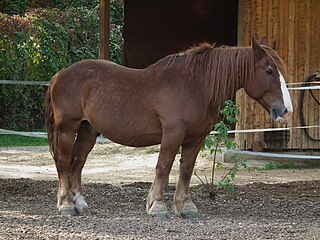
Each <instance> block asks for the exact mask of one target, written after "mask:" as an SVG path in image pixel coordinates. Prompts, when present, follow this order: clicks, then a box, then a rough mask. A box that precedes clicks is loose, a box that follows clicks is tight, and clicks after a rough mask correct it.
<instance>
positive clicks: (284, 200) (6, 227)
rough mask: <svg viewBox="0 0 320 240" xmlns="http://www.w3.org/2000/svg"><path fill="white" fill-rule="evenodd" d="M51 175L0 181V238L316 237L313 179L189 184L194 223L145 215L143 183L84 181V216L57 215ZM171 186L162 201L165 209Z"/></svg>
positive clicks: (317, 188) (318, 198) (318, 222)
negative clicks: (213, 189)
mask: <svg viewBox="0 0 320 240" xmlns="http://www.w3.org/2000/svg"><path fill="white" fill-rule="evenodd" d="M57 184H58V182H57V181H45V180H32V179H26V178H24V179H14V178H10V179H0V239H8V240H9V239H10V240H11V239H32V240H33V239H320V181H303V182H290V183H278V184H265V183H253V184H248V185H241V186H238V187H237V194H236V196H235V197H230V196H228V195H226V194H224V193H223V192H219V193H218V194H217V197H216V199H214V200H211V199H209V198H208V197H207V194H205V193H204V192H203V191H201V189H200V188H199V187H197V186H195V187H193V189H192V194H193V199H194V203H195V204H196V205H197V206H198V208H199V210H200V212H201V214H202V215H201V217H200V218H199V219H198V220H196V221H190V220H184V219H181V218H179V217H175V216H174V215H173V213H172V211H171V212H170V219H168V220H159V219H154V218H152V217H149V216H147V214H146V213H145V209H144V206H145V198H146V196H147V193H148V189H149V187H150V184H151V183H149V182H135V183H132V184H128V185H122V186H116V185H110V184H105V183H87V184H85V186H84V191H85V195H86V199H87V202H88V204H89V206H90V207H91V216H86V217H84V216H81V217H62V216H60V215H59V214H58V213H57V210H56V208H55V199H56V194H57ZM173 192H174V187H172V186H170V187H169V191H168V193H167V194H166V202H167V204H168V207H169V208H171V202H172V197H173Z"/></svg>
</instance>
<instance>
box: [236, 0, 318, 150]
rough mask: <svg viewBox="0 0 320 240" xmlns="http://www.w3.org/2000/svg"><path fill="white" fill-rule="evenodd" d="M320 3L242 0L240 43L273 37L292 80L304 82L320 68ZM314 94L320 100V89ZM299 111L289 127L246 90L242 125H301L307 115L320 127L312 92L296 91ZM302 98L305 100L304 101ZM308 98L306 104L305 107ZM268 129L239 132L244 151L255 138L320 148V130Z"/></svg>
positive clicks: (277, 145)
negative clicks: (254, 131)
mask: <svg viewBox="0 0 320 240" xmlns="http://www.w3.org/2000/svg"><path fill="white" fill-rule="evenodd" d="M319 26H320V1H318V0H267V1H266V0H239V11H238V45H240V46H247V45H249V44H250V41H251V36H254V37H255V38H258V39H259V38H261V37H262V36H264V35H267V36H268V39H269V43H270V45H271V46H272V47H273V48H274V49H275V50H276V51H277V52H278V53H279V55H280V56H281V57H282V58H283V60H284V62H285V63H286V65H287V72H288V79H287V82H288V83H289V86H291V87H294V86H300V87H301V85H290V83H291V84H292V83H298V82H303V81H304V80H305V79H306V77H308V76H309V75H310V74H312V73H314V72H315V71H319V70H320V28H319ZM313 94H314V95H315V97H316V98H317V99H320V91H319V90H314V91H313ZM290 95H291V99H292V103H293V108H294V113H293V116H292V117H291V119H290V121H289V123H288V124H286V125H283V124H282V125H281V124H275V123H273V122H272V121H271V120H270V117H269V115H268V114H266V112H265V111H264V110H263V109H262V108H261V107H260V105H259V104H257V103H256V102H254V101H253V100H251V99H249V97H248V96H246V94H245V93H244V91H240V92H238V95H237V103H238V104H239V105H240V107H241V116H240V117H239V124H238V126H237V128H238V129H255V128H271V127H297V126H301V118H300V116H301V114H303V116H304V117H305V119H306V125H310V126H311V125H312V126H313V125H320V106H319V105H318V103H317V102H316V101H315V100H314V99H313V98H312V97H311V95H310V93H309V91H306V92H305V93H304V99H301V91H298V90H292V91H290ZM301 100H302V101H301ZM301 102H303V106H301ZM307 133H308V134H306V133H305V130H303V129H292V130H290V131H276V132H265V133H246V134H237V135H236V137H237V141H238V143H239V146H240V149H250V148H251V147H252V143H253V142H254V141H257V142H262V143H263V144H264V147H266V148H268V149H271V150H280V149H294V150H300V149H301V150H302V149H303V150H308V149H319V147H320V141H316V140H311V138H310V137H308V135H309V136H311V137H312V138H313V139H320V128H312V129H309V130H308V131H307Z"/></svg>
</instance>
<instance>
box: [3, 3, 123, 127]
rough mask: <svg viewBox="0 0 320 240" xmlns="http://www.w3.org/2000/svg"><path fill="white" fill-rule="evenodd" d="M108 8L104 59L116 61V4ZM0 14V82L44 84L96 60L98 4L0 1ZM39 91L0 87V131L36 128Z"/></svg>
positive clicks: (118, 24)
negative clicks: (78, 64)
mask: <svg viewBox="0 0 320 240" xmlns="http://www.w3.org/2000/svg"><path fill="white" fill-rule="evenodd" d="M111 4H112V7H111V27H110V32H111V34H110V35H111V41H110V59H111V60H112V61H115V62H117V63H121V59H122V57H121V54H122V22H123V11H122V1H120V0H114V1H111ZM0 11H1V13H0V79H1V80H20V81H49V80H50V79H51V77H52V76H53V75H54V74H55V73H56V72H58V71H60V70H62V69H64V68H66V67H68V66H69V65H71V64H73V63H75V62H78V61H80V60H82V59H87V58H93V59H95V58H98V51H99V44H98V40H99V1H98V0H94V1H91V0H50V1H49V0H44V1H42V0H41V1H40V0H17V1H11V0H10V1H9V0H4V1H2V2H1V5H0ZM13 14H20V15H13ZM45 91H46V88H45V87H41V86H40V87H39V86H17V85H0V102H1V104H0V114H1V116H3V117H1V119H0V128H4V127H6V128H10V129H19V130H31V129H42V121H43V120H42V108H43V106H42V102H43V98H44V93H45Z"/></svg>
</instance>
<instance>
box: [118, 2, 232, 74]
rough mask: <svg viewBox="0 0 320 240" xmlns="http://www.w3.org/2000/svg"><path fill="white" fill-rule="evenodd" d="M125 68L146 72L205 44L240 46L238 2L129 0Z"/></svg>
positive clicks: (125, 32) (126, 12)
mask: <svg viewBox="0 0 320 240" xmlns="http://www.w3.org/2000/svg"><path fill="white" fill-rule="evenodd" d="M124 16H125V17H124V18H125V20H124V22H125V25H124V31H123V32H124V33H123V35H124V64H125V65H126V66H128V67H134V68H144V67H146V66H148V65H150V64H152V63H154V62H156V61H157V60H159V59H160V58H162V57H164V56H166V55H168V54H170V53H176V52H180V51H182V50H185V49H187V48H189V47H191V46H194V45H197V44H199V43H202V42H209V43H214V42H216V43H217V44H225V45H236V44H237V26H238V0H227V1H226V0H223V1H222V0H153V1H150V0H125V1H124Z"/></svg>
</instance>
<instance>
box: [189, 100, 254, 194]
mask: <svg viewBox="0 0 320 240" xmlns="http://www.w3.org/2000/svg"><path fill="white" fill-rule="evenodd" d="M239 114H240V110H239V108H238V106H237V105H236V104H235V103H234V102H233V101H231V100H228V101H226V102H225V105H224V108H223V109H222V110H221V117H222V120H221V121H220V122H218V123H217V124H215V126H214V130H215V132H216V134H214V135H209V136H208V137H207V138H206V140H205V143H204V146H203V148H202V150H207V151H209V152H210V154H213V162H212V169H211V182H210V183H208V182H207V184H206V185H207V186H208V191H209V197H210V198H214V197H215V195H216V189H217V188H218V189H224V190H226V191H227V192H228V193H229V194H230V195H234V192H235V185H234V184H233V180H234V179H235V177H236V175H237V173H238V171H239V170H240V168H241V167H243V168H244V169H246V170H248V169H249V168H248V165H247V162H246V161H244V160H241V159H240V158H239V156H238V155H234V156H232V157H231V161H232V162H233V164H234V165H233V167H232V168H231V169H230V170H229V171H228V172H227V173H226V174H225V175H224V176H223V177H222V179H221V180H220V181H219V182H218V184H217V188H215V182H214V175H215V171H216V170H219V169H221V168H223V165H222V164H221V163H218V164H217V163H216V159H217V153H222V149H223V148H225V149H227V150H231V149H235V148H236V147H237V144H236V142H235V141H234V140H233V139H231V138H230V137H229V133H228V131H229V130H231V126H232V125H235V124H236V123H237V116H238V115H239ZM195 175H196V176H197V177H198V178H199V176H198V175H197V174H196V173H195ZM199 179H200V178H199ZM200 181H201V182H202V183H203V185H204V182H203V181H202V180H201V179H200ZM206 181H207V178H206Z"/></svg>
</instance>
